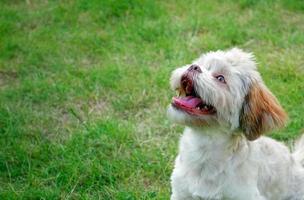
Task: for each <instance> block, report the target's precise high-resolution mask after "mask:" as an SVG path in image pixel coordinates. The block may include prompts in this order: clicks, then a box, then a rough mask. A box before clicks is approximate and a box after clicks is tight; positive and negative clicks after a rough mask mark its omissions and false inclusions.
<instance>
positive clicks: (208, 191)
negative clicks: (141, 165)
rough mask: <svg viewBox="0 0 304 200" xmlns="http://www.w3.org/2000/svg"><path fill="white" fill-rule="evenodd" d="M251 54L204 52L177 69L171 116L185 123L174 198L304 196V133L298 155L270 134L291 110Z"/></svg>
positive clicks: (281, 199) (301, 199) (289, 199)
mask: <svg viewBox="0 0 304 200" xmlns="http://www.w3.org/2000/svg"><path fill="white" fill-rule="evenodd" d="M256 65H257V64H256V61H255V58H254V56H253V54H252V53H247V52H245V51H243V50H241V49H238V48H233V49H230V50H227V51H215V52H208V53H206V54H203V55H202V56H200V58H198V59H197V60H195V61H193V62H192V63H191V64H189V65H185V66H183V67H180V68H178V69H176V70H174V71H173V72H172V76H171V79H170V84H171V87H172V89H173V90H176V91H177V92H178V95H177V96H176V97H173V99H172V102H171V104H170V105H169V107H168V117H169V119H171V120H172V121H173V122H175V123H178V124H182V125H185V126H186V128H185V130H184V133H183V135H182V136H181V138H180V143H179V153H178V156H177V157H176V159H175V165H174V170H173V173H172V175H171V186H172V194H171V200H191V199H200V200H201V199H202V200H218V199H223V200H304V136H302V137H301V138H300V139H299V140H298V142H297V143H296V145H295V148H294V151H293V152H292V153H291V152H290V151H289V149H288V148H287V147H286V146H285V145H283V144H282V143H280V142H278V141H275V140H274V139H271V138H269V137H265V136H263V134H264V133H266V132H269V131H272V130H274V129H277V128H280V127H284V126H285V124H286V121H287V115H286V113H285V111H284V110H283V108H282V106H281V105H280V104H279V102H278V100H277V99H276V97H275V96H274V95H273V94H272V93H271V92H270V90H269V89H268V88H267V87H266V86H265V84H264V83H263V80H262V78H261V76H260V74H259V72H258V71H257V67H256Z"/></svg>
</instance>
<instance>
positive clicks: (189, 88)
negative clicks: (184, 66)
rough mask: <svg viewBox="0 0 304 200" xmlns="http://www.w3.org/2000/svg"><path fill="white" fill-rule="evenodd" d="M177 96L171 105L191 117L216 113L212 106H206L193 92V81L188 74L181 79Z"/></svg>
mask: <svg viewBox="0 0 304 200" xmlns="http://www.w3.org/2000/svg"><path fill="white" fill-rule="evenodd" d="M181 86H182V87H181V88H180V89H179V95H178V96H177V97H173V99H172V105H173V106H174V107H175V108H177V109H180V110H183V111H185V112H187V113H189V114H192V115H211V114H214V113H215V112H216V110H215V108H214V107H213V106H212V105H209V104H206V103H205V102H204V100H203V99H201V98H200V97H199V96H198V95H197V94H196V92H195V89H194V85H193V79H192V77H191V76H190V77H189V74H188V75H185V76H183V77H182V80H181Z"/></svg>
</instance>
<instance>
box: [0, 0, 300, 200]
mask: <svg viewBox="0 0 304 200" xmlns="http://www.w3.org/2000/svg"><path fill="white" fill-rule="evenodd" d="M234 46H238V47H240V48H244V49H245V50H247V51H252V52H254V54H255V55H256V57H257V60H258V63H259V69H260V72H261V73H262V76H263V78H264V80H265V82H266V84H267V85H268V86H269V88H270V89H271V90H272V91H273V92H274V94H275V95H276V96H277V97H278V99H279V100H280V101H281V103H282V105H283V107H284V108H285V109H286V111H287V112H288V114H289V118H290V119H289V123H288V126H287V127H286V128H285V129H284V130H280V131H278V132H275V133H272V134H271V135H270V136H272V137H274V138H276V139H279V140H282V141H292V140H293V139H295V138H296V137H298V136H299V135H300V134H301V132H304V130H303V127H304V117H303V113H304V56H303V55H304V54H303V52H304V3H303V1H301V0H297V1H288V0H277V1H275V0H272V1H262V0H260V1H258V0H257V1H254V0H239V1H232V0H231V1H223V0H218V1H211V0H210V1H190V0H189V1H188V0H187V1H183V0H180V1H173V0H168V1H160V0H159V1H152V0H151V1H149V0H134V1H133V0H121V1H115V0H102V1H99V0H92V1H87V0H77V1H76V0H75V1H72V0H64V1H55V0H54V1H47V0H26V1H21V0H0V199H105V200H108V199H115V200H116V199H118V200H120V199H128V200H133V199H168V198H169V196H170V182H169V178H170V173H171V170H172V167H173V160H174V157H175V155H176V153H177V143H178V138H179V136H180V134H181V131H182V127H180V126H176V125H173V124H170V123H169V121H168V120H167V118H166V107H167V105H168V104H169V102H170V99H171V97H172V95H173V93H174V92H172V91H170V90H169V85H168V79H169V76H170V72H171V71H172V70H173V69H174V68H176V67H178V66H181V65H183V64H185V63H189V62H191V61H192V60H193V59H195V58H197V57H198V56H199V55H200V54H201V53H202V52H206V51H209V50H217V49H227V48H231V47H234Z"/></svg>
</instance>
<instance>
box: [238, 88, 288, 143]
mask: <svg viewBox="0 0 304 200" xmlns="http://www.w3.org/2000/svg"><path fill="white" fill-rule="evenodd" d="M286 119H287V115H286V113H285V111H284V110H283V108H282V107H281V105H280V104H279V102H278V100H277V99H276V97H275V96H274V95H273V94H272V93H271V92H270V91H269V90H268V89H267V88H266V86H264V84H263V83H254V84H252V86H251V87H250V88H249V92H248V94H247V95H246V97H245V101H244V104H243V108H242V110H241V114H240V127H241V129H242V131H243V133H244V134H245V136H246V138H247V139H248V140H255V139H257V138H258V137H260V136H261V135H262V134H263V133H265V132H267V131H271V130H273V129H275V128H280V127H283V126H284V125H285V122H286Z"/></svg>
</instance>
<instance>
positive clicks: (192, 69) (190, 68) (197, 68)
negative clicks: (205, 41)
mask: <svg viewBox="0 0 304 200" xmlns="http://www.w3.org/2000/svg"><path fill="white" fill-rule="evenodd" d="M188 71H196V72H199V73H202V70H201V68H200V67H199V66H198V65H195V64H194V65H191V66H190V67H189V68H188Z"/></svg>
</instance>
